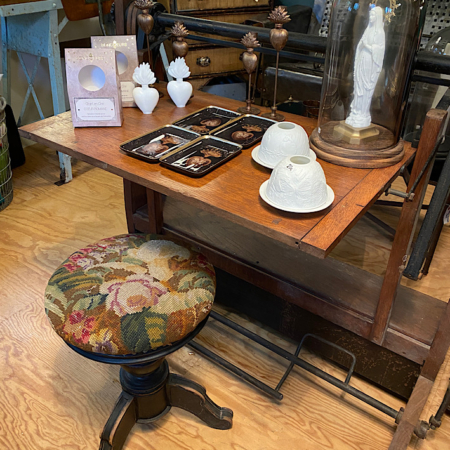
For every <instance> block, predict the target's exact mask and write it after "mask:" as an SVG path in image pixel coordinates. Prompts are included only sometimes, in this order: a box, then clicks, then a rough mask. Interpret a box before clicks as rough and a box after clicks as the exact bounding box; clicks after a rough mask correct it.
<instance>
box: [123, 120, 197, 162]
mask: <svg viewBox="0 0 450 450" xmlns="http://www.w3.org/2000/svg"><path fill="white" fill-rule="evenodd" d="M198 137H199V134H197V133H194V132H192V131H189V130H185V129H184V128H179V127H176V126H174V125H166V126H164V127H161V128H158V129H157V130H155V131H152V132H151V133H147V134H144V135H142V136H139V137H137V138H134V139H131V140H130V141H127V142H124V143H123V144H121V145H120V148H121V150H123V151H124V152H125V153H127V154H128V155H130V156H134V157H135V158H138V159H142V160H143V161H147V162H150V163H157V162H159V159H160V158H161V157H162V156H164V155H167V154H168V153H170V152H171V151H172V150H175V149H176V148H179V147H181V146H183V145H185V144H187V143H189V142H191V141H193V140H194V139H197V138H198Z"/></svg>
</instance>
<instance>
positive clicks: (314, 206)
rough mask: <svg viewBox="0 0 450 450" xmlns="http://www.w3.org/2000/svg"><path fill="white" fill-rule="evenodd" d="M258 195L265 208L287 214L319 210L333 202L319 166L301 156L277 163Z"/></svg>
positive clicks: (331, 191)
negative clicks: (267, 206)
mask: <svg viewBox="0 0 450 450" xmlns="http://www.w3.org/2000/svg"><path fill="white" fill-rule="evenodd" d="M260 195H261V198H262V199H263V200H264V201H265V202H266V203H268V204H269V205H271V206H273V207H275V208H278V209H281V210H283V211H289V212H304V213H308V212H315V211H321V210H322V209H325V208H327V207H328V206H330V205H331V204H332V203H333V201H334V192H333V190H332V189H331V188H330V187H329V186H327V182H326V179H325V174H324V172H323V169H322V167H321V166H320V164H319V163H318V162H317V161H315V160H312V159H311V158H309V157H308V156H302V155H296V156H289V157H287V158H285V159H283V160H282V161H281V162H279V163H278V164H277V165H276V167H275V168H274V170H273V172H272V174H271V176H270V179H269V180H267V181H266V182H265V183H263V184H262V186H261V188H260Z"/></svg>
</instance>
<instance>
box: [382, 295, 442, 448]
mask: <svg viewBox="0 0 450 450" xmlns="http://www.w3.org/2000/svg"><path fill="white" fill-rule="evenodd" d="M449 347H450V302H449V303H448V304H447V308H446V310H445V315H444V316H443V317H442V319H441V321H440V323H439V328H438V330H437V333H436V335H435V337H434V339H433V343H432V344H431V348H430V353H429V354H428V356H427V359H426V360H425V364H424V366H423V368H422V370H421V373H420V376H419V378H418V380H417V383H416V386H415V387H414V390H413V392H412V394H411V397H410V399H409V401H408V403H407V404H406V408H405V411H404V412H403V415H402V417H401V419H400V423H399V425H398V427H397V430H396V432H395V434H394V438H393V439H392V442H391V445H390V446H389V450H406V448H407V447H408V444H409V442H410V440H411V436H412V434H413V433H414V429H415V428H416V426H417V425H418V423H419V419H420V414H421V413H422V410H423V408H424V406H425V403H426V402H427V399H428V396H429V395H430V392H431V389H432V387H433V384H434V381H435V380H436V377H437V375H438V372H439V368H440V367H441V365H442V363H443V362H444V359H445V356H446V354H447V351H448V349H449Z"/></svg>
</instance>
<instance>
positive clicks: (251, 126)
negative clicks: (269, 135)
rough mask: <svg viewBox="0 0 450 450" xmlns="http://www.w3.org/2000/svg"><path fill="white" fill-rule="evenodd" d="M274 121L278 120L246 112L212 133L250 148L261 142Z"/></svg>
mask: <svg viewBox="0 0 450 450" xmlns="http://www.w3.org/2000/svg"><path fill="white" fill-rule="evenodd" d="M274 123H277V122H276V121H275V120H271V119H265V118H264V117H258V116H253V115H251V114H246V115H244V116H240V117H237V118H236V119H234V120H232V121H231V122H229V123H228V124H226V125H224V126H222V127H220V128H219V129H218V130H215V131H214V132H212V133H211V134H212V135H213V136H217V137H220V138H222V139H226V140H227V141H231V142H235V143H236V144H239V145H242V147H243V148H248V147H251V146H252V145H255V144H256V143H257V142H259V141H260V140H261V139H262V137H263V134H264V133H265V132H266V130H267V128H269V127H270V126H271V125H273V124H274Z"/></svg>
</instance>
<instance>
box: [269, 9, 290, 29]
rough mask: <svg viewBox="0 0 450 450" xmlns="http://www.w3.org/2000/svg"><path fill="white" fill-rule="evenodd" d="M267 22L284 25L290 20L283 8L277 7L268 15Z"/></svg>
mask: <svg viewBox="0 0 450 450" xmlns="http://www.w3.org/2000/svg"><path fill="white" fill-rule="evenodd" d="M269 20H270V21H271V22H273V23H278V24H281V25H282V24H284V23H288V22H290V20H291V18H290V17H289V14H288V13H287V10H286V7H285V6H277V7H276V8H275V9H274V10H273V11H272V12H271V13H270V14H269Z"/></svg>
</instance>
